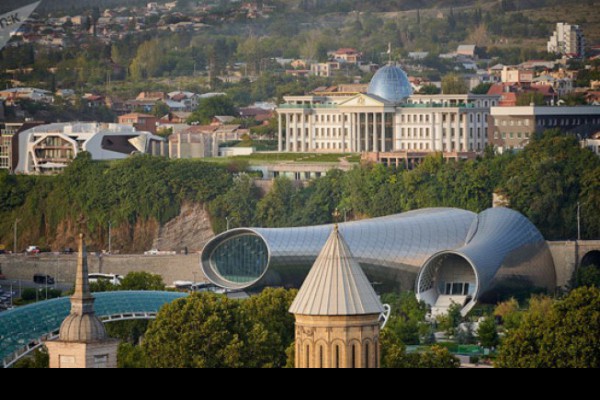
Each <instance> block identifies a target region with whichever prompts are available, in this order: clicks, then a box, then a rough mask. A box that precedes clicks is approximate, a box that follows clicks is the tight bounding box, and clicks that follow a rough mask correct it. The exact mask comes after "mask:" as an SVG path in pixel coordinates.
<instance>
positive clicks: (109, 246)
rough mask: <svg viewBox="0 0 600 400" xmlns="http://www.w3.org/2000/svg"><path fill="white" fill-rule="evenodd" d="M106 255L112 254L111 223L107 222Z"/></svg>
mask: <svg viewBox="0 0 600 400" xmlns="http://www.w3.org/2000/svg"><path fill="white" fill-rule="evenodd" d="M108 254H112V221H108Z"/></svg>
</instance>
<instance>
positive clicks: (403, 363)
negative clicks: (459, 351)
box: [381, 331, 460, 369]
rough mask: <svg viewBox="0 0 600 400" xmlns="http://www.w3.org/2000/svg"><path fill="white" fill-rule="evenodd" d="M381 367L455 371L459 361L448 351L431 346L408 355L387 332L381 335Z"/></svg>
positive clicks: (399, 343) (398, 342)
mask: <svg viewBox="0 0 600 400" xmlns="http://www.w3.org/2000/svg"><path fill="white" fill-rule="evenodd" d="M381 367H382V368H389V369H457V368H459V367H460V361H459V360H458V359H457V358H456V357H454V356H453V355H452V354H451V353H450V352H449V351H448V349H445V348H442V347H439V346H433V347H431V348H429V349H428V350H426V351H422V352H417V353H408V352H407V351H406V346H404V344H403V343H402V342H401V341H400V340H398V338H397V337H396V336H394V335H391V334H390V332H389V331H384V332H382V335H381Z"/></svg>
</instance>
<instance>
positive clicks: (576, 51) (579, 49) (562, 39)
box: [548, 23, 585, 58]
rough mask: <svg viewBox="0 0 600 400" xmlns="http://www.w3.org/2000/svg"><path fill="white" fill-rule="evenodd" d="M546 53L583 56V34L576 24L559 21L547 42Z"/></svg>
mask: <svg viewBox="0 0 600 400" xmlns="http://www.w3.org/2000/svg"><path fill="white" fill-rule="evenodd" d="M548 53H552V54H562V55H575V56H577V57H580V58H584V57H585V36H584V34H583V30H582V29H581V28H580V27H579V26H578V25H570V24H565V23H559V24H557V25H556V31H555V32H554V34H553V35H552V37H550V41H549V42H548Z"/></svg>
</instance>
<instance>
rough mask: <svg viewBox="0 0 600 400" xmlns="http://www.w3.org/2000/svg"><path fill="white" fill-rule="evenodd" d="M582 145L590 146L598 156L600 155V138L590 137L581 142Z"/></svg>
mask: <svg viewBox="0 0 600 400" xmlns="http://www.w3.org/2000/svg"><path fill="white" fill-rule="evenodd" d="M581 145H582V147H584V148H586V147H587V148H588V149H590V150H591V151H593V152H594V154H596V155H597V156H600V139H588V140H584V141H582V142H581Z"/></svg>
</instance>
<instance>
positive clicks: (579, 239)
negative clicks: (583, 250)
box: [577, 202, 581, 242]
mask: <svg viewBox="0 0 600 400" xmlns="http://www.w3.org/2000/svg"><path fill="white" fill-rule="evenodd" d="M577 241H579V242H581V202H578V203H577Z"/></svg>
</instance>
